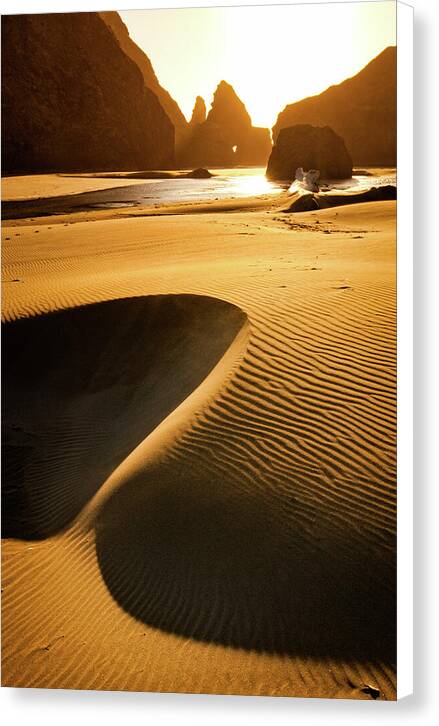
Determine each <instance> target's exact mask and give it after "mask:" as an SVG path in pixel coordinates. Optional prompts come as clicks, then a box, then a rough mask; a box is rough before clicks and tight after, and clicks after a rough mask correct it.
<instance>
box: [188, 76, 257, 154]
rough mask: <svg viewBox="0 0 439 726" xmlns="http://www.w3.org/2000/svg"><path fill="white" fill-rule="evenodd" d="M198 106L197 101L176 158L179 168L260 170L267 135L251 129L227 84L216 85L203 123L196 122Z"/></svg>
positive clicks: (242, 105)
mask: <svg viewBox="0 0 439 726" xmlns="http://www.w3.org/2000/svg"><path fill="white" fill-rule="evenodd" d="M201 102H202V99H201V98H200V97H198V98H197V101H196V104H195V107H194V111H193V114H192V120H191V123H190V126H191V127H192V129H193V130H192V133H191V134H190V136H189V138H188V141H187V143H186V145H185V147H184V148H183V149H182V150H181V154H180V156H179V160H180V163H181V164H182V165H183V166H238V165H248V166H251V165H255V166H257V165H262V166H264V165H265V164H266V163H267V159H268V157H269V155H270V151H271V139H270V132H269V130H268V129H264V128H255V127H253V126H252V122H251V118H250V115H249V114H248V112H247V109H246V107H245V105H244V103H243V102H242V101H241V99H240V98H239V97H238V95H237V94H236V92H235V90H234V89H233V87H232V86H231V85H230V84H229V83H226V81H221V83H219V85H218V87H217V89H216V91H215V94H214V97H213V103H212V107H211V109H210V111H209V113H208V115H207V118H206V119H205V121H204V122H201V121H200V120H201V118H202V112H203V106H202V104H201ZM203 104H204V102H203Z"/></svg>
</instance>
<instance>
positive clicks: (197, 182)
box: [2, 167, 396, 219]
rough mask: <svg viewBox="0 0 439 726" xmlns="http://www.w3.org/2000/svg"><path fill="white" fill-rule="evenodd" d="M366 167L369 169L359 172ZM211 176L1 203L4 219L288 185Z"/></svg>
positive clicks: (250, 176)
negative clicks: (209, 177) (208, 177)
mask: <svg viewBox="0 0 439 726" xmlns="http://www.w3.org/2000/svg"><path fill="white" fill-rule="evenodd" d="M363 171H368V170H363ZM212 173H213V174H214V176H213V177H212V178H211V179H181V178H180V179H154V180H151V179H148V180H146V179H145V180H139V184H134V185H132V186H117V184H118V182H117V179H115V180H114V184H115V186H114V187H113V188H110V189H101V190H97V191H85V192H82V193H81V192H79V193H78V192H77V193H75V194H68V195H62V196H58V197H48V198H43V197H41V198H38V199H29V200H22V201H10V202H9V201H7V202H3V205H2V216H3V219H19V218H24V217H33V216H42V215H43V216H44V215H47V214H64V213H71V212H74V211H81V210H90V209H118V208H123V207H137V208H138V207H146V208H148V207H159V206H161V205H163V204H178V203H185V202H186V203H191V202H204V201H215V200H222V199H243V198H245V197H257V196H270V197H273V198H274V197H275V196H276V195H278V194H281V193H282V192H284V191H285V190H287V189H288V187H289V185H288V184H281V183H278V182H273V181H269V180H268V179H266V177H265V167H251V168H240V169H213V170H212ZM385 184H396V174H395V170H394V169H374V170H373V174H372V175H368V174H356V175H354V176H353V177H352V179H344V180H339V181H336V182H331V181H329V182H327V183H322V184H321V191H329V190H330V189H340V190H349V191H357V192H361V191H364V190H365V189H369V188H370V187H372V186H383V185H385Z"/></svg>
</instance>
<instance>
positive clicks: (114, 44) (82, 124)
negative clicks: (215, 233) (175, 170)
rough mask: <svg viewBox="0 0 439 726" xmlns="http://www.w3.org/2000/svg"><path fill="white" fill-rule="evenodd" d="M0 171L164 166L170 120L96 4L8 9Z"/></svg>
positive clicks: (170, 154) (170, 157) (170, 148)
mask: <svg viewBox="0 0 439 726" xmlns="http://www.w3.org/2000/svg"><path fill="white" fill-rule="evenodd" d="M2 157H3V173H4V174H7V173H26V172H49V171H87V170H93V171H98V170H117V169H124V170H130V169H133V170H134V169H147V168H166V167H169V166H171V165H172V164H173V161H174V128H173V125H172V123H171V121H170V120H169V118H168V116H167V114H166V113H165V111H164V110H163V108H162V106H161V105H160V103H159V100H158V99H157V96H156V95H155V94H154V93H153V92H152V91H151V90H150V89H149V88H147V87H146V86H145V83H144V78H143V77H142V73H141V72H140V70H139V68H138V66H137V65H136V63H135V62H134V61H133V60H132V59H131V58H129V57H128V55H126V53H125V52H124V51H123V49H122V47H121V45H120V44H119V43H118V41H117V39H116V36H115V34H114V33H113V32H112V31H111V30H110V28H109V26H108V25H107V23H106V22H105V21H104V20H103V19H102V17H101V16H100V15H99V14H98V13H57V14H47V15H46V14H41V15H15V16H12V15H10V16H3V18H2Z"/></svg>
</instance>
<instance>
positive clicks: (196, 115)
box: [189, 96, 206, 126]
mask: <svg viewBox="0 0 439 726" xmlns="http://www.w3.org/2000/svg"><path fill="white" fill-rule="evenodd" d="M205 120H206V104H205V102H204V98H201V96H197V97H196V99H195V105H194V110H193V111H192V116H191V120H190V122H189V123H190V125H191V126H197V124H203V123H204V122H205Z"/></svg>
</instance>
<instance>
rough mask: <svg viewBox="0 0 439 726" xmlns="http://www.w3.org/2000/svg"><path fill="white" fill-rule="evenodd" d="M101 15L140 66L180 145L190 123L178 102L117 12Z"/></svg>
mask: <svg viewBox="0 0 439 726" xmlns="http://www.w3.org/2000/svg"><path fill="white" fill-rule="evenodd" d="M99 15H100V17H101V18H102V19H103V20H104V22H105V23H106V24H107V25H108V27H109V28H110V29H111V30H112V32H113V33H114V35H115V37H116V39H117V41H118V43H119V45H120V47H121V48H122V50H123V51H124V53H126V55H127V56H128V57H129V58H131V60H133V61H134V63H136V65H137V66H138V68H139V70H140V72H141V73H142V76H143V80H144V82H145V86H146V87H147V88H149V89H150V90H151V91H152V92H153V93H155V95H156V96H157V98H158V100H159V102H160V105H161V107H162V108H163V110H164V111H165V112H166V114H167V116H168V117H169V119H170V121H172V123H173V125H174V129H175V142H176V144H177V145H178V144H179V143H180V141H181V140H182V139H183V138H184V136H185V133H186V132H187V129H188V122H187V121H186V118H185V116H184V114H183V112H182V111H181V109H180V107H179V105H178V103H177V101H175V100H174V99H173V98H172V96H171V94H170V93H169V92H168V91H166V89H164V88H162V86H161V85H160V83H159V81H158V78H157V76H156V74H155V71H154V68H153V67H152V63H151V61H150V60H149V58H148V56H147V55H146V54H145V53H144V52H143V50H141V48H139V46H138V45H136V43H135V42H134V41H133V40H131V38H130V36H129V33H128V29H127V27H126V25H125V23H124V22H123V21H122V19H121V17H120V15H119V14H118V13H116V12H105V13H99Z"/></svg>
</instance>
